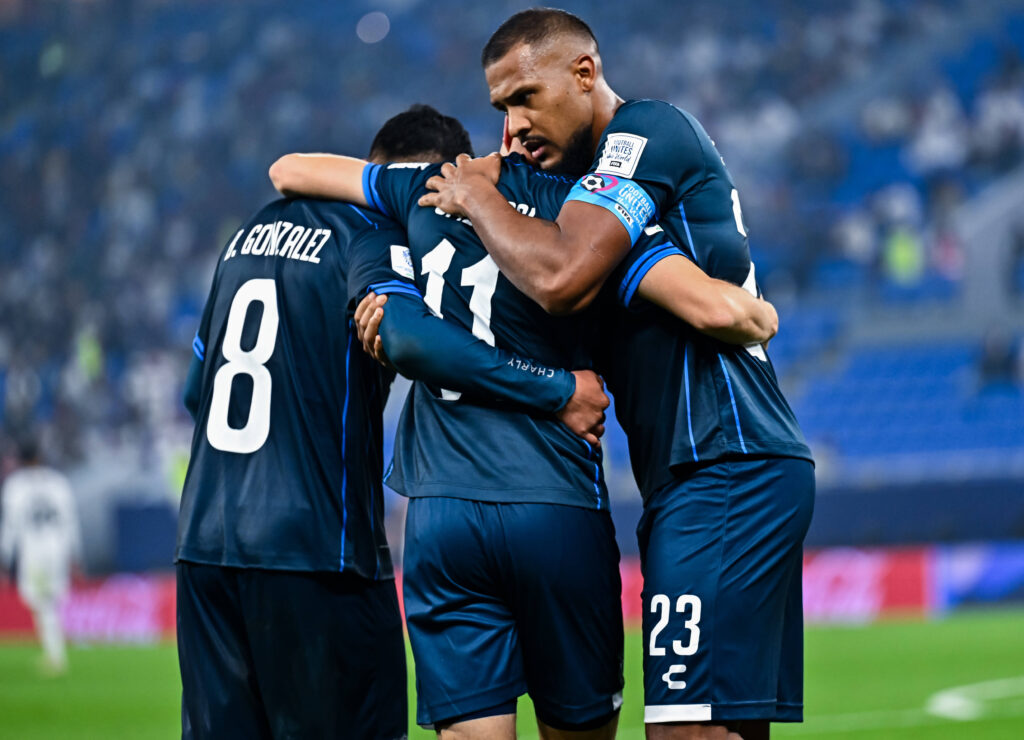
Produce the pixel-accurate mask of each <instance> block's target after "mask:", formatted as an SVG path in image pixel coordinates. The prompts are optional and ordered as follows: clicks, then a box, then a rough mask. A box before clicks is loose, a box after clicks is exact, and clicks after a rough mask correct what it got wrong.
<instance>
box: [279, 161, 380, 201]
mask: <svg viewBox="0 0 1024 740" xmlns="http://www.w3.org/2000/svg"><path fill="white" fill-rule="evenodd" d="M365 167H366V160H363V159H356V158H354V157H343V156H340V155H337V154H286V155H284V156H283V157H281V158H280V159H278V160H277V161H276V162H274V164H272V165H270V181H271V182H273V183H274V187H275V188H276V189H277V191H278V192H279V193H281V195H284V196H289V197H291V196H305V197H310V198H326V199H330V200H344V201H346V202H348V203H354V204H355V205H359V206H370V207H373V206H374V204H373V203H370V202H369V201H367V199H366V197H365V196H364V195H363V170H364V169H365Z"/></svg>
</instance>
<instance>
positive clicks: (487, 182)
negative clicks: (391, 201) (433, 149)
mask: <svg viewBox="0 0 1024 740" xmlns="http://www.w3.org/2000/svg"><path fill="white" fill-rule="evenodd" d="M500 175H501V156H500V155H499V154H498V153H497V152H495V153H493V154H488V155H487V156H486V157H477V158H476V159H470V157H469V155H468V154H460V155H459V156H458V157H456V158H455V163H454V164H452V163H451V162H446V163H445V164H443V165H442V166H441V174H440V175H434V176H433V177H431V178H430V179H429V180H427V183H426V185H427V189H428V190H433V191H435V192H433V193H427V194H426V195H424V196H422V197H421V198H420V199H419V204H420V205H421V206H427V207H430V208H440V209H441V210H442V211H444V212H445V213H451V214H454V215H456V216H462V217H466V216H467V213H466V209H465V206H464V203H465V199H466V198H467V196H469V195H470V193H471V192H472V191H473V190H474V189H475V188H493V187H494V186H495V185H496V184H497V183H498V177H499V176H500Z"/></svg>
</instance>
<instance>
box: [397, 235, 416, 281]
mask: <svg viewBox="0 0 1024 740" xmlns="http://www.w3.org/2000/svg"><path fill="white" fill-rule="evenodd" d="M391 269H392V270H394V271H395V272H397V273H398V274H399V275H401V276H402V277H404V278H408V279H409V280H413V279H415V277H416V272H415V270H413V269H412V255H411V254H409V247H404V246H402V245H401V244H392V245H391Z"/></svg>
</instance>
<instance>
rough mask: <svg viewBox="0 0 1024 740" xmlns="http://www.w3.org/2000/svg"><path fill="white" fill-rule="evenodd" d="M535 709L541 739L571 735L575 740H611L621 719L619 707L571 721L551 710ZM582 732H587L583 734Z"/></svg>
mask: <svg viewBox="0 0 1024 740" xmlns="http://www.w3.org/2000/svg"><path fill="white" fill-rule="evenodd" d="M535 709H536V712H537V725H538V728H539V730H540V736H541V740H559V738H569V737H571V738H573V739H574V740H602V739H603V738H608V740H611V738H614V737H615V729H616V727H617V726H618V721H619V710H618V709H615V710H613V711H611V712H608V713H606V714H602V715H600V716H599V717H594V718H592V719H588V720H584V721H569V720H566V719H565V718H561V717H558V716H555V715H554V714H552V713H551V712H550V711H545V710H541V709H539V708H537V707H535ZM570 733H571V734H570ZM581 733H586V734H585V735H582V734H581Z"/></svg>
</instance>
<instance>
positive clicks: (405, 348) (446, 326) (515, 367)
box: [369, 285, 608, 444]
mask: <svg viewBox="0 0 1024 740" xmlns="http://www.w3.org/2000/svg"><path fill="white" fill-rule="evenodd" d="M371 289H372V290H374V291H388V289H387V288H386V287H384V286H379V285H374V286H371ZM384 295H386V296H387V298H386V300H387V309H386V310H384V309H383V308H382V305H383V304H382V303H379V302H378V303H371V304H370V305H371V306H373V307H371V308H370V309H369V310H370V311H374V310H375V309H376V308H377V307H381V309H380V310H381V313H382V314H383V315H381V316H379V328H378V329H377V330H376V332H375V333H379V337H380V348H379V351H378V352H376V353H374V354H375V356H377V357H378V358H379V359H386V360H387V361H388V362H389V363H390V364H391V365H392V366H393V367H394V368H395V369H396V370H397V371H398V372H400V373H401V374H402V375H404V376H406V377H407V378H411V379H413V380H420V381H423V382H425V383H428V384H430V385H432V386H436V387H439V388H448V389H450V390H454V391H459V392H462V393H466V394H468V395H471V396H476V397H479V398H492V399H498V400H502V401H508V402H512V403H515V404H518V405H520V406H525V407H528V408H533V409H536V410H538V411H544V412H553V413H555V415H556V416H557V417H558V418H559V419H560V420H561V421H562V422H563V423H565V425H566V426H568V427H569V429H570V430H572V431H573V433H575V434H577V435H579V436H581V437H584V438H585V439H587V440H588V441H589V442H590V443H591V444H597V443H598V437H600V436H601V435H602V434H603V433H604V410H605V409H606V408H607V407H608V399H607V396H605V394H604V388H603V384H602V382H601V380H600V379H599V378H598V377H597V375H595V374H594V373H593V372H592V371H589V370H577V371H575V372H569V371H567V370H563V369H561V368H551V367H545V366H543V365H539V364H538V363H535V362H533V361H532V360H530V359H528V358H524V357H521V356H519V355H517V354H515V353H513V352H508V351H506V350H502V349H498V348H496V347H492V346H491V345H489V344H487V343H486V342H484V341H482V340H480V339H477V338H476V337H474V336H473V335H472V334H471V333H469V332H468V331H466V330H465V329H464V328H462V327H461V326H458V325H455V324H453V323H451V322H449V321H444V320H442V319H439V318H437V317H436V316H434V315H433V314H432V313H430V311H429V310H428V309H427V307H426V304H424V303H423V300H422V298H421V297H420V296H419V294H418V293H417V292H416V291H415V289H409V290H398V291H395V290H393V289H392V290H391V291H390V292H385V293H384ZM370 342H371V344H372V343H373V340H372V339H371V340H370Z"/></svg>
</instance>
